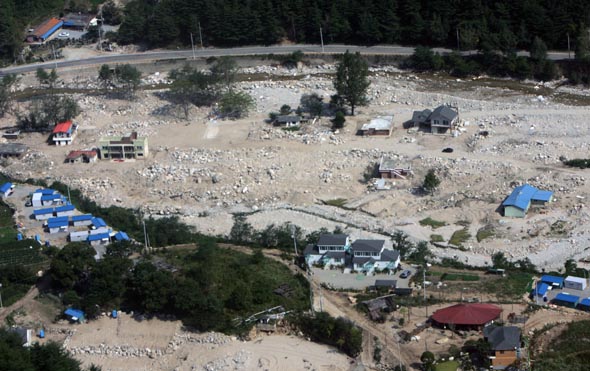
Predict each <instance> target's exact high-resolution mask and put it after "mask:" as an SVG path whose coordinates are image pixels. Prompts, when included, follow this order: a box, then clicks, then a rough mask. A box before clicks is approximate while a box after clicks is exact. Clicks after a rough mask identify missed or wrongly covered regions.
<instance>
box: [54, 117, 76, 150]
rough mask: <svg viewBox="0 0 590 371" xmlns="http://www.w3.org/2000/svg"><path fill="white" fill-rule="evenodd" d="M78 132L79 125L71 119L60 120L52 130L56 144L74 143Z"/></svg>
mask: <svg viewBox="0 0 590 371" xmlns="http://www.w3.org/2000/svg"><path fill="white" fill-rule="evenodd" d="M77 132H78V125H75V124H74V123H72V122H71V121H65V122H60V123H59V124H57V125H55V127H54V128H53V131H52V132H51V135H52V141H53V144H55V145H56V146H67V145H70V144H72V142H73V141H74V137H75V136H76V133H77Z"/></svg>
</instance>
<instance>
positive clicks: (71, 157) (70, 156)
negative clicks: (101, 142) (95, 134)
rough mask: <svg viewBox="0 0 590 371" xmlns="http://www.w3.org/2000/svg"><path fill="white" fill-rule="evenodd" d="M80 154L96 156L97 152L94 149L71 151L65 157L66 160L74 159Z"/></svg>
mask: <svg viewBox="0 0 590 371" xmlns="http://www.w3.org/2000/svg"><path fill="white" fill-rule="evenodd" d="M80 156H87V157H96V156H98V153H97V152H96V151H94V150H90V151H71V152H70V153H69V154H68V157H66V159H68V160H75V159H77V158H78V157H80Z"/></svg>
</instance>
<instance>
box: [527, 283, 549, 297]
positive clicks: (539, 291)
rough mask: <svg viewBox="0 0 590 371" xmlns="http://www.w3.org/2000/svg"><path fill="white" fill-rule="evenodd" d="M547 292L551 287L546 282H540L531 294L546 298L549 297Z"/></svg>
mask: <svg viewBox="0 0 590 371" xmlns="http://www.w3.org/2000/svg"><path fill="white" fill-rule="evenodd" d="M547 291H549V285H548V284H546V283H545V282H538V283H537V286H536V287H535V288H534V289H533V291H532V292H531V295H533V296H534V295H537V296H540V297H545V296H547Z"/></svg>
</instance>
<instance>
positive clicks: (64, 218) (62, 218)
mask: <svg viewBox="0 0 590 371" xmlns="http://www.w3.org/2000/svg"><path fill="white" fill-rule="evenodd" d="M67 221H68V217H67V216H58V217H55V218H49V219H47V223H57V222H67Z"/></svg>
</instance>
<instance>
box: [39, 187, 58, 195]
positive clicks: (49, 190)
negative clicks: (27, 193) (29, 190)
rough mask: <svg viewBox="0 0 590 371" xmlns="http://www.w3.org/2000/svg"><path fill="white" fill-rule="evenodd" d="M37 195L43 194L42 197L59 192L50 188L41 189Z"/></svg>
mask: <svg viewBox="0 0 590 371" xmlns="http://www.w3.org/2000/svg"><path fill="white" fill-rule="evenodd" d="M35 193H41V194H42V195H52V194H54V193H57V191H56V190H54V189H50V188H39V189H38V190H36V191H35Z"/></svg>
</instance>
